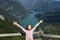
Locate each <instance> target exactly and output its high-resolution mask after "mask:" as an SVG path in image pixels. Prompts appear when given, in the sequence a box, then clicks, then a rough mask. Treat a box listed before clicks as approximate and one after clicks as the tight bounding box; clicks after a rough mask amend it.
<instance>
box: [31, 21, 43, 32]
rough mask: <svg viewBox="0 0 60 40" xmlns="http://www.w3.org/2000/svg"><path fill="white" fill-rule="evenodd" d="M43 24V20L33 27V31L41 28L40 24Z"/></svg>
mask: <svg viewBox="0 0 60 40" xmlns="http://www.w3.org/2000/svg"><path fill="white" fill-rule="evenodd" d="M42 22H43V20H40V21H39V22H38V23H37V24H36V25H35V26H34V27H33V29H32V31H34V30H35V29H36V28H37V27H38V26H39V24H41V23H42Z"/></svg>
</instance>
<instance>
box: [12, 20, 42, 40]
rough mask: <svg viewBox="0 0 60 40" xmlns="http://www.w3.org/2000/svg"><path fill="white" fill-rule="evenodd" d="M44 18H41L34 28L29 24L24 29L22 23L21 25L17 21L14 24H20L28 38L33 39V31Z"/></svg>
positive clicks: (28, 39)
mask: <svg viewBox="0 0 60 40" xmlns="http://www.w3.org/2000/svg"><path fill="white" fill-rule="evenodd" d="M42 22H43V20H40V21H39V22H38V23H37V24H36V25H35V26H34V27H33V28H32V26H31V25H28V26H27V28H26V29H24V28H23V27H22V26H21V25H19V24H18V23H17V22H13V24H14V25H16V26H18V27H19V28H21V29H22V30H23V31H24V32H25V34H26V40H33V32H34V30H35V29H36V28H37V26H38V25H39V24H41V23H42Z"/></svg>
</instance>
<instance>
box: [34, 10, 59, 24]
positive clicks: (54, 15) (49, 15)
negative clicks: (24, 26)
mask: <svg viewBox="0 0 60 40" xmlns="http://www.w3.org/2000/svg"><path fill="white" fill-rule="evenodd" d="M35 17H36V18H37V19H38V20H40V19H43V20H44V22H47V23H55V24H59V23H60V11H58V12H46V13H45V14H37V15H35Z"/></svg>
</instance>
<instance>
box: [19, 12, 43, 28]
mask: <svg viewBox="0 0 60 40" xmlns="http://www.w3.org/2000/svg"><path fill="white" fill-rule="evenodd" d="M39 13H40V14H41V13H43V12H39ZM39 13H38V12H33V13H31V14H29V15H28V16H26V17H24V18H23V19H20V20H19V24H20V25H22V26H23V27H24V28H26V26H27V25H28V24H31V25H32V27H34V25H35V24H36V23H37V22H38V21H37V19H36V18H35V15H36V14H39Z"/></svg>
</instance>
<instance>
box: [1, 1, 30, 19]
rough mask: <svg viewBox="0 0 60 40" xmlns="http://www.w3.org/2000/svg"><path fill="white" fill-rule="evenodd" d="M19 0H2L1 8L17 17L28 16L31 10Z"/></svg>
mask: <svg viewBox="0 0 60 40" xmlns="http://www.w3.org/2000/svg"><path fill="white" fill-rule="evenodd" d="M16 1H17V0H15V1H14V0H0V8H2V9H3V10H5V11H7V12H8V14H9V15H11V16H13V17H15V18H18V19H19V18H21V17H24V16H26V15H27V14H28V13H29V12H28V11H27V10H26V9H25V8H24V7H23V6H22V5H21V4H19V3H18V1H17V2H16Z"/></svg>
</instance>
